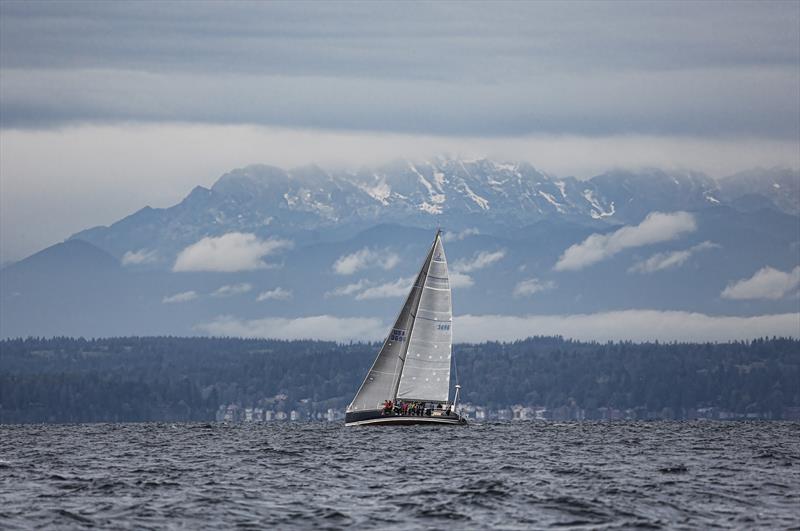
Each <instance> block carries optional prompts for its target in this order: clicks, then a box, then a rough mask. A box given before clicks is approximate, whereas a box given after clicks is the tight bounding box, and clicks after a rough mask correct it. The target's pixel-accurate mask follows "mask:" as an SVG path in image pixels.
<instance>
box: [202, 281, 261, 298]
mask: <svg viewBox="0 0 800 531" xmlns="http://www.w3.org/2000/svg"><path fill="white" fill-rule="evenodd" d="M251 289H253V286H252V285H251V284H248V283H246V282H243V283H241V284H227V285H225V286H220V287H219V288H217V290H216V291H214V292H213V293H212V294H211V296H212V297H233V296H235V295H242V294H243V293H247V292H248V291H250V290H251Z"/></svg>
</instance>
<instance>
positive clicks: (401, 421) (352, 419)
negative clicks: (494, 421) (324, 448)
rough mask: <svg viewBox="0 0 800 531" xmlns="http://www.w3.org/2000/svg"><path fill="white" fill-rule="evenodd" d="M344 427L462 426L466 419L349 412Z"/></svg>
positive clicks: (444, 416) (459, 417) (456, 416)
mask: <svg viewBox="0 0 800 531" xmlns="http://www.w3.org/2000/svg"><path fill="white" fill-rule="evenodd" d="M344 423H345V426H408V425H411V424H428V425H434V424H436V425H441V424H449V425H453V426H464V425H466V424H467V419H465V418H464V417H461V416H459V415H455V414H450V415H431V416H421V417H418V416H412V415H384V414H383V412H382V411H351V412H348V413H346V414H345V417H344Z"/></svg>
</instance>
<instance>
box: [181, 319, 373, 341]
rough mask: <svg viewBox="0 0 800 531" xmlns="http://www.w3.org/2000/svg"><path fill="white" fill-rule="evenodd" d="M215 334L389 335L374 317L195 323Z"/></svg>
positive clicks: (334, 337) (361, 337)
mask: <svg viewBox="0 0 800 531" xmlns="http://www.w3.org/2000/svg"><path fill="white" fill-rule="evenodd" d="M195 330H197V331H199V332H201V333H204V334H208V335H212V336H233V337H268V338H273V339H320V340H324V341H376V340H379V339H382V338H383V337H385V336H386V332H387V330H388V329H387V328H386V327H385V326H384V324H383V323H382V322H381V320H380V319H376V318H374V317H364V318H362V317H335V316H332V315H315V316H310V317H297V318H285V317H267V318H264V319H251V320H244V319H238V318H236V317H233V316H230V315H224V316H219V317H217V318H216V319H214V320H212V321H210V322H208V323H201V324H198V325H196V326H195Z"/></svg>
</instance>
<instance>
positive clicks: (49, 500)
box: [0, 422, 800, 529]
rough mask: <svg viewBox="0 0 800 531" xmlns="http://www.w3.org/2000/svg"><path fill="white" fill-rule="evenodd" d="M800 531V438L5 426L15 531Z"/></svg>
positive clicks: (5, 475)
mask: <svg viewBox="0 0 800 531" xmlns="http://www.w3.org/2000/svg"><path fill="white" fill-rule="evenodd" d="M798 525H800V424H798V423H779V422H771V423H770V422H764V423H746V422H741V423H739V422H731V423H718V422H697V423H667V422H663V423H588V422H587V423H524V422H523V423H486V424H473V425H470V426H468V427H466V428H458V427H438V428H432V427H428V426H421V427H413V426H412V427H394V428H375V427H364V428H344V427H343V426H341V425H333V424H318V423H308V424H302V423H286V424H277V423H275V424H265V425H233V426H226V425H220V424H177V425H175V424H90V425H33V426H0V527H3V528H15V527H31V526H46V527H52V526H59V527H68V528H69V527H83V526H99V527H115V528H118V527H136V528H140V527H180V528H189V529H192V528H198V527H222V526H224V527H232V526H252V527H265V526H271V527H277V528H280V529H291V528H308V527H318V528H331V529H336V528H346V527H350V526H355V527H357V528H361V529H363V528H381V529H386V528H396V529H419V528H425V529H436V528H439V529H445V528H447V529H476V528H499V529H531V528H549V527H558V528H598V527H601V528H618V527H632V526H642V527H652V528H657V527H687V528H689V527H691V528H707V527H711V526H722V527H734V528H755V527H764V528H786V527H791V526H795V527H796V526H798Z"/></svg>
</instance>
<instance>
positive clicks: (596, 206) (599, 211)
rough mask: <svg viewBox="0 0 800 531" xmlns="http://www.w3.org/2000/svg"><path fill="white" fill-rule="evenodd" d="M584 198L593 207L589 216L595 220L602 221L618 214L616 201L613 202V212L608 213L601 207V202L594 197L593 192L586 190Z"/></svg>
mask: <svg viewBox="0 0 800 531" xmlns="http://www.w3.org/2000/svg"><path fill="white" fill-rule="evenodd" d="M583 198H584V199H586V201H588V202H589V204H590V205H592V210H591V212H589V215H591V216H592V218H593V219H601V218H607V217H610V216H613V215H614V213H615V212H616V209H615V208H614V201H611V210H609V211H606V210H604V209H603V207H602V206H600V202H599V201H598V200H597V199H596V198H595V197H594V194H593V193H592V191H591V190H588V189H587V190H584V191H583Z"/></svg>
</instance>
